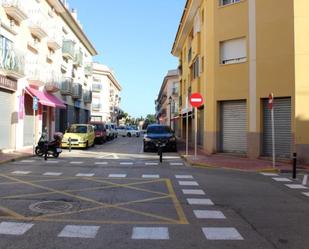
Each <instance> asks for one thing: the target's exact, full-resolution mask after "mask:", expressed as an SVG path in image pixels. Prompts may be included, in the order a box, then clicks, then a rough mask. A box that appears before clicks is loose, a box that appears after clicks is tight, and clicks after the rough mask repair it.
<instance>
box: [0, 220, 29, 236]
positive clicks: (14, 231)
mask: <svg viewBox="0 0 309 249" xmlns="http://www.w3.org/2000/svg"><path fill="white" fill-rule="evenodd" d="M32 226H33V224H31V223H17V222H1V223H0V234H6V235H23V234H25V233H26V232H27V231H28V230H29V229H30V228H31V227H32Z"/></svg>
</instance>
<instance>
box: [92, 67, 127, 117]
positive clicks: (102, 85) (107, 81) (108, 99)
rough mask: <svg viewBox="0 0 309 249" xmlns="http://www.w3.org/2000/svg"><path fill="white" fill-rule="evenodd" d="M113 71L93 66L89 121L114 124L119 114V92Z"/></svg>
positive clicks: (119, 87) (119, 86) (118, 85)
mask: <svg viewBox="0 0 309 249" xmlns="http://www.w3.org/2000/svg"><path fill="white" fill-rule="evenodd" d="M121 89H122V88H121V85H120V84H119V83H118V81H117V79H116V77H115V74H114V72H113V70H111V69H110V68H108V67H107V66H105V65H102V64H99V63H94V64H93V81H92V92H93V101H92V105H91V109H92V114H91V119H92V120H95V121H103V122H112V123H116V122H117V121H118V120H119V118H120V114H121V112H122V111H121V109H120V102H121V97H120V91H121Z"/></svg>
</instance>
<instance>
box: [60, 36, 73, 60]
mask: <svg viewBox="0 0 309 249" xmlns="http://www.w3.org/2000/svg"><path fill="white" fill-rule="evenodd" d="M74 47H75V43H74V42H73V41H72V40H64V41H63V43H62V56H63V57H64V58H67V59H71V60H73V59H74V52H75V50H74Z"/></svg>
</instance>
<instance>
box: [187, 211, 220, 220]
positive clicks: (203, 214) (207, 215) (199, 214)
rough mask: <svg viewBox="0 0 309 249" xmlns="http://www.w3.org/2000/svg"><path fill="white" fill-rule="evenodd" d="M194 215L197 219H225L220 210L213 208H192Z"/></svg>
mask: <svg viewBox="0 0 309 249" xmlns="http://www.w3.org/2000/svg"><path fill="white" fill-rule="evenodd" d="M193 212H194V215H195V217H196V218H198V219H226V217H225V215H224V214H223V213H222V212H221V211H214V210H193Z"/></svg>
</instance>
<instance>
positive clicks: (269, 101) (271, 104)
mask: <svg viewBox="0 0 309 249" xmlns="http://www.w3.org/2000/svg"><path fill="white" fill-rule="evenodd" d="M273 105H274V95H273V94H272V93H271V94H269V96H268V108H269V109H270V110H271V109H273Z"/></svg>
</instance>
